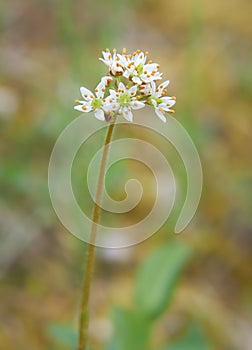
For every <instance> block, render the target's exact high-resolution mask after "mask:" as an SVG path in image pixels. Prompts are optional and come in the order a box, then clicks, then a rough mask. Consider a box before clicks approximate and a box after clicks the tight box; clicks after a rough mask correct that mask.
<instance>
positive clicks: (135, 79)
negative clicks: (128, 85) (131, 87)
mask: <svg viewBox="0 0 252 350" xmlns="http://www.w3.org/2000/svg"><path fill="white" fill-rule="evenodd" d="M132 81H133V82H134V83H136V84H138V85H141V84H142V80H141V79H140V78H139V77H133V78H132Z"/></svg>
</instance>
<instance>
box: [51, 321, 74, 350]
mask: <svg viewBox="0 0 252 350" xmlns="http://www.w3.org/2000/svg"><path fill="white" fill-rule="evenodd" d="M47 332H48V335H49V336H50V338H51V339H52V340H54V341H55V342H57V343H61V344H62V345H64V346H65V348H67V349H69V350H70V349H73V350H75V349H76V348H77V334H76V332H74V331H73V330H72V329H71V328H69V327H67V326H63V325H58V324H52V325H50V326H49V327H48V330H47Z"/></svg>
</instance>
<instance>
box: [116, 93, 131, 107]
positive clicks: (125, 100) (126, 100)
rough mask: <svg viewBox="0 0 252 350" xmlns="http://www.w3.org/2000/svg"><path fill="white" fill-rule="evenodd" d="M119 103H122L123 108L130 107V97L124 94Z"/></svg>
mask: <svg viewBox="0 0 252 350" xmlns="http://www.w3.org/2000/svg"><path fill="white" fill-rule="evenodd" d="M118 102H119V103H120V105H121V106H128V105H129V103H130V96H129V95H128V94H122V95H121V96H120V97H119V98H118Z"/></svg>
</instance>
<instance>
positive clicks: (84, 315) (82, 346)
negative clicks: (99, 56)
mask: <svg viewBox="0 0 252 350" xmlns="http://www.w3.org/2000/svg"><path fill="white" fill-rule="evenodd" d="M114 127H115V122H111V123H110V124H109V127H108V130H107V135H106V138H105V143H104V148H103V153H102V159H101V164H100V171H99V177H98V184H97V189H96V195H95V202H94V207H93V220H92V227H91V233H90V243H89V244H88V251H87V258H86V269H85V275H84V281H83V288H82V302H81V307H80V319H79V341H78V350H86V349H87V342H88V323H89V317H88V304H89V297H90V287H91V280H92V274H93V269H94V259H95V241H96V235H97V224H98V223H99V220H100V215H101V207H100V203H101V199H102V192H103V185H104V175H105V169H106V163H107V158H108V152H109V144H110V141H111V138H112V134H113V130H114Z"/></svg>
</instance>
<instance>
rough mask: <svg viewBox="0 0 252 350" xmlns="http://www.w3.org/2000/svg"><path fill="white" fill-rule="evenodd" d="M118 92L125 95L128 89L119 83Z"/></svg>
mask: <svg viewBox="0 0 252 350" xmlns="http://www.w3.org/2000/svg"><path fill="white" fill-rule="evenodd" d="M118 90H121V91H122V92H123V93H125V90H126V87H125V85H124V84H123V83H122V82H120V83H119V85H118Z"/></svg>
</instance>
